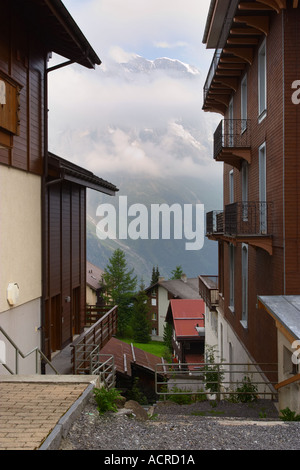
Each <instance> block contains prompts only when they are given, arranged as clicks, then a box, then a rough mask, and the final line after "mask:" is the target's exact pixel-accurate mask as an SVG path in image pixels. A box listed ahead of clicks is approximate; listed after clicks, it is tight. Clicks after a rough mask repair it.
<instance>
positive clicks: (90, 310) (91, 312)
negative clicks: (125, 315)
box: [85, 305, 111, 326]
mask: <svg viewBox="0 0 300 470" xmlns="http://www.w3.org/2000/svg"><path fill="white" fill-rule="evenodd" d="M110 310H111V306H101V307H98V306H97V305H87V306H86V310H85V326H91V325H93V324H94V323H96V322H97V321H98V320H100V318H102V317H103V316H104V315H106V313H107V312H109V311H110Z"/></svg>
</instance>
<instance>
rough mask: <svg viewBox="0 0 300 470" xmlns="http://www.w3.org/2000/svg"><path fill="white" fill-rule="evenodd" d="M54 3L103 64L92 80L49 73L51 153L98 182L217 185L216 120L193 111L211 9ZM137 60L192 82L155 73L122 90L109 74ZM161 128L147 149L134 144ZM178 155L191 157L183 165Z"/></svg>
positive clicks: (171, 0)
mask: <svg viewBox="0 0 300 470" xmlns="http://www.w3.org/2000/svg"><path fill="white" fill-rule="evenodd" d="M63 3H64V4H65V6H66V8H67V9H68V10H69V12H70V14H71V15H72V17H73V18H74V20H75V21H76V22H77V24H78V26H79V27H80V29H81V30H82V32H83V33H84V35H85V36H86V38H87V39H88V41H89V42H90V44H91V45H92V47H93V49H94V50H95V51H96V53H97V54H98V56H99V57H100V59H101V61H102V64H101V66H100V67H96V70H88V69H85V68H84V67H80V66H77V65H75V66H68V67H64V68H62V69H61V70H59V71H55V72H51V73H50V77H49V109H50V112H49V148H50V150H51V151H53V152H54V153H57V154H58V155H60V156H62V157H64V158H68V159H70V160H71V161H74V162H75V163H78V164H81V165H82V166H85V167H86V168H88V169H90V170H91V171H93V172H94V173H96V174H97V175H99V176H101V177H104V178H105V177H106V176H107V175H109V174H110V173H111V172H113V171H114V170H115V169H117V170H118V171H120V170H121V171H125V172H126V171H130V172H131V174H132V172H136V173H143V172H144V173H145V172H146V173H147V174H151V175H157V176H159V175H164V174H172V173H173V174H175V173H177V174H179V175H183V174H185V175H194V176H195V175H199V176H200V175H202V177H208V174H214V173H215V175H214V176H216V174H217V175H218V177H220V175H221V165H217V166H216V165H215V162H214V161H213V158H212V152H211V151H210V147H209V146H210V145H211V143H212V142H211V140H212V133H213V131H214V129H215V127H216V122H217V121H219V120H220V116H216V115H214V114H211V113H204V112H203V111H202V109H201V108H202V105H203V101H202V96H203V92H202V90H203V85H204V81H205V79H206V76H207V73H208V68H209V66H210V63H211V59H212V54H213V51H208V50H206V48H205V45H203V44H202V38H203V32H204V27H205V22H206V17H207V12H208V8H209V4H210V0H184V1H183V0H64V2H63ZM136 55H139V56H142V57H144V58H145V59H148V60H154V59H156V58H160V57H168V58H171V59H177V60H180V61H181V62H184V63H186V64H189V65H192V66H195V67H196V68H197V69H198V70H199V74H197V76H195V78H194V79H192V80H191V79H189V80H187V79H186V78H185V77H184V76H183V75H182V74H179V75H178V76H174V75H173V76H170V75H169V74H165V73H163V72H161V73H160V74H157V75H155V77H151V78H149V75H147V74H138V75H137V74H134V75H132V76H130V77H128V76H127V77H126V80H124V74H123V73H120V68H118V64H120V63H122V62H127V61H128V60H130V58H132V57H134V56H136ZM50 65H52V64H50ZM187 122H189V124H191V129H192V128H194V131H192V130H191V129H187V126H186V123H187ZM162 128H164V134H163V136H160V138H157V139H156V140H155V142H153V140H148V141H147V143H146V144H145V141H143V142H142V141H141V139H140V136H141V132H143V133H144V134H143V135H144V136H145V131H146V132H156V133H157V135H159V132H160V131H159V130H160V129H162ZM149 135H150V134H149ZM186 146H187V147H186ZM174 148H175V151H174ZM179 148H180V150H182V148H187V149H189V148H190V150H191V151H190V152H189V151H188V155H186V156H185V158H182V152H181V153H180V152H178V155H177V154H176V149H179ZM176 159H177V161H176ZM175 161H176V164H175ZM108 177H109V176H108Z"/></svg>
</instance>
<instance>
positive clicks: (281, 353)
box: [277, 329, 300, 414]
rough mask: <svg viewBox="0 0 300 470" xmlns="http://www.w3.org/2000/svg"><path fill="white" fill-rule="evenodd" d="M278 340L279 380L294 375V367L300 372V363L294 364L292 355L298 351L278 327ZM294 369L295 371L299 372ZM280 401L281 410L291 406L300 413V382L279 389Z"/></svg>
mask: <svg viewBox="0 0 300 470" xmlns="http://www.w3.org/2000/svg"><path fill="white" fill-rule="evenodd" d="M277 340H278V382H279V383H280V382H283V381H284V380H287V379H290V378H292V377H293V368H294V369H295V368H296V369H297V371H298V372H299V364H296V366H293V362H292V355H293V353H295V352H296V349H295V348H292V344H293V342H292V343H291V341H289V340H288V339H287V337H286V336H285V335H284V334H283V333H282V332H281V331H280V330H279V329H278V330H277ZM297 360H299V356H298V354H297V355H296V357H295V361H296V362H297ZM297 371H295V370H294V373H295V372H297ZM278 392H279V393H278V403H279V410H283V409H285V408H289V409H290V410H291V411H295V412H296V413H297V414H300V382H296V383H292V384H290V385H286V386H284V387H282V388H280V389H279V390H278Z"/></svg>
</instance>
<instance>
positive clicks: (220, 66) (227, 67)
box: [218, 62, 246, 70]
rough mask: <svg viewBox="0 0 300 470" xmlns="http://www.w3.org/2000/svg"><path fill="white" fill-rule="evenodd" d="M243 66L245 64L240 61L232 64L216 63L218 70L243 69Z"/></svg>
mask: <svg viewBox="0 0 300 470" xmlns="http://www.w3.org/2000/svg"><path fill="white" fill-rule="evenodd" d="M245 67H246V66H245V64H242V63H241V62H236V63H233V64H223V63H219V64H218V69H220V70H244V68H245Z"/></svg>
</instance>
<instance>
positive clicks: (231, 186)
mask: <svg viewBox="0 0 300 470" xmlns="http://www.w3.org/2000/svg"><path fill="white" fill-rule="evenodd" d="M233 202H234V175H233V170H230V172H229V203H230V204H232V203H233Z"/></svg>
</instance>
